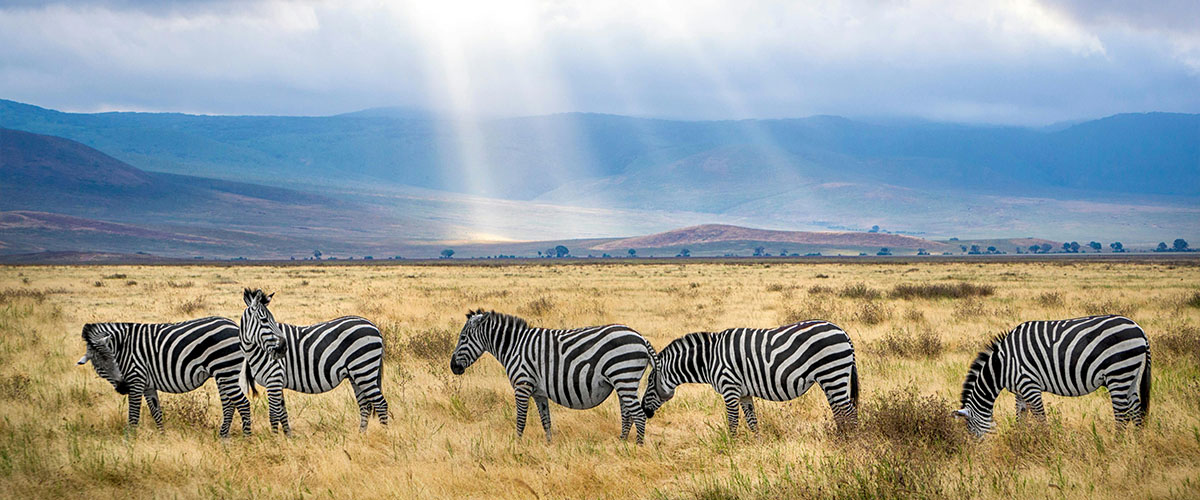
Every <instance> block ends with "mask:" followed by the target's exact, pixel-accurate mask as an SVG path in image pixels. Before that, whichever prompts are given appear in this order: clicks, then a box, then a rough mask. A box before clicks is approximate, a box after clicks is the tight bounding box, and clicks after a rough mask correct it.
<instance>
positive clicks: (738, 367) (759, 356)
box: [642, 320, 858, 435]
mask: <svg viewBox="0 0 1200 500" xmlns="http://www.w3.org/2000/svg"><path fill="white" fill-rule="evenodd" d="M813 383H817V384H820V385H821V389H822V390H824V391H825V398H826V399H828V400H829V407H830V408H831V409H832V410H833V418H834V420H835V421H836V422H837V423H838V425H839V426H854V425H856V424H857V423H858V409H857V406H858V368H857V367H856V366H855V364H854V346H853V345H852V344H851V343H850V336H849V335H847V334H846V332H845V331H843V330H842V329H841V328H838V327H837V325H834V324H833V323H829V322H827V321H818V320H810V321H802V322H800V323H794V324H791V325H786V326H781V327H778V328H772V329H751V328H731V329H728V330H725V331H723V332H719V333H711V332H698V333H689V334H687V335H684V336H683V337H680V338H678V339H675V340H673V341H672V342H671V343H670V344H669V345H667V347H666V348H665V349H663V350H662V352H661V353H659V355H658V363H657V366H656V369H655V370H653V371H651V372H650V380H649V382H648V383H647V387H646V394H645V395H644V396H643V398H642V408H643V409H644V410H645V412H646V415H647V417H653V416H654V412H655V411H656V410H658V408H659V407H661V406H662V405H663V403H666V402H667V401H670V400H671V398H672V397H674V396H675V388H676V387H678V386H679V385H680V384H708V385H711V386H712V388H713V389H715V390H716V391H717V393H719V394H720V395H721V398H722V399H724V400H725V416H726V417H727V418H728V421H729V433H730V434H731V435H736V434H737V427H738V406H739V404H740V405H741V408H742V412H743V413H745V418H746V425H748V426H749V427H750V430H751V431H753V432H756V433H757V432H758V417H756V416H755V414H754V398H755V397H759V398H763V399H768V400H771V401H787V400H790V399H794V398H797V397H800V395H802V394H804V392H805V391H807V390H808V388H809V387H811V386H812V385H813Z"/></svg>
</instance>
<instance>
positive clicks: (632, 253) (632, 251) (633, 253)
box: [629, 248, 637, 257]
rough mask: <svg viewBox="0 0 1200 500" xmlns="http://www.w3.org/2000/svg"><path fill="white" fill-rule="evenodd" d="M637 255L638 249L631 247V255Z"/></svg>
mask: <svg viewBox="0 0 1200 500" xmlns="http://www.w3.org/2000/svg"><path fill="white" fill-rule="evenodd" d="M635 255H637V250H634V249H632V248H630V249H629V256H630V257H633V256H635Z"/></svg>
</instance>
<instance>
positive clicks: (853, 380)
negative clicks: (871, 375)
mask: <svg viewBox="0 0 1200 500" xmlns="http://www.w3.org/2000/svg"><path fill="white" fill-rule="evenodd" d="M850 402H852V403H854V408H856V409H857V408H858V365H857V364H854V365H852V366H850Z"/></svg>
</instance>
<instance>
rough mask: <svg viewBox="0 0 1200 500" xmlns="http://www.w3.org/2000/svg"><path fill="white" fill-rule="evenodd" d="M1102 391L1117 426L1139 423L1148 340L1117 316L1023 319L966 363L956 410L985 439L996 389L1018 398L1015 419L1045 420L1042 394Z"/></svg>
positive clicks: (1146, 395)
mask: <svg viewBox="0 0 1200 500" xmlns="http://www.w3.org/2000/svg"><path fill="white" fill-rule="evenodd" d="M1100 387H1106V388H1108V393H1109V395H1110V396H1111V397H1112V406H1113V414H1114V415H1115V416H1116V419H1117V421H1118V422H1122V423H1123V422H1128V421H1133V422H1134V423H1136V424H1137V425H1141V424H1142V421H1143V419H1144V418H1145V416H1146V414H1147V413H1148V412H1149V410H1150V343H1149V341H1148V340H1147V339H1146V332H1144V331H1142V328H1141V327H1140V326H1138V325H1137V323H1134V322H1133V320H1131V319H1129V318H1125V317H1122V316H1089V317H1086V318H1075V319H1068V320H1060V321H1029V322H1026V323H1021V324H1020V325H1018V326H1017V327H1016V328H1014V329H1013V330H1012V331H1011V332H1008V333H1007V334H1004V335H1002V336H999V337H997V338H996V339H995V340H993V341H992V343H991V344H990V345H989V346H988V347H987V348H986V349H984V350H983V351H982V352H980V353H979V355H978V356H977V357H976V358H975V361H974V362H972V363H971V367H970V369H969V370H968V372H967V377H966V381H965V382H964V383H963V390H962V409H960V410H958V411H957V412H955V415H956V416H958V417H963V418H965V419H966V421H967V429H968V430H970V431H971V433H973V434H975V435H976V436H980V437H981V436H983V435H984V434H985V433H987V432H988V431H990V430H991V429H992V427H993V426H994V422H993V418H992V417H993V408H994V406H995V403H996V397H997V396H999V395H1000V391H1001V390H1004V389H1007V390H1009V391H1011V392H1012V393H1013V394H1015V395H1016V397H1017V415H1018V417H1023V416H1024V414H1025V412H1026V411H1029V412H1032V413H1033V415H1034V416H1035V417H1037V418H1039V419H1044V418H1045V409H1044V407H1043V405H1042V393H1043V392H1048V393H1050V394H1057V395H1059V396H1083V395H1086V394H1090V393H1092V392H1093V391H1095V390H1096V389H1099V388H1100Z"/></svg>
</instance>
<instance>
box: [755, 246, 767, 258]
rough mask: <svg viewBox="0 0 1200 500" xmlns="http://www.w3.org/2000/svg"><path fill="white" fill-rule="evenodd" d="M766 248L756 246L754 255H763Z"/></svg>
mask: <svg viewBox="0 0 1200 500" xmlns="http://www.w3.org/2000/svg"><path fill="white" fill-rule="evenodd" d="M766 250H767V249H766V247H754V256H755V257H762V256H763V254H764V253H766Z"/></svg>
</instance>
